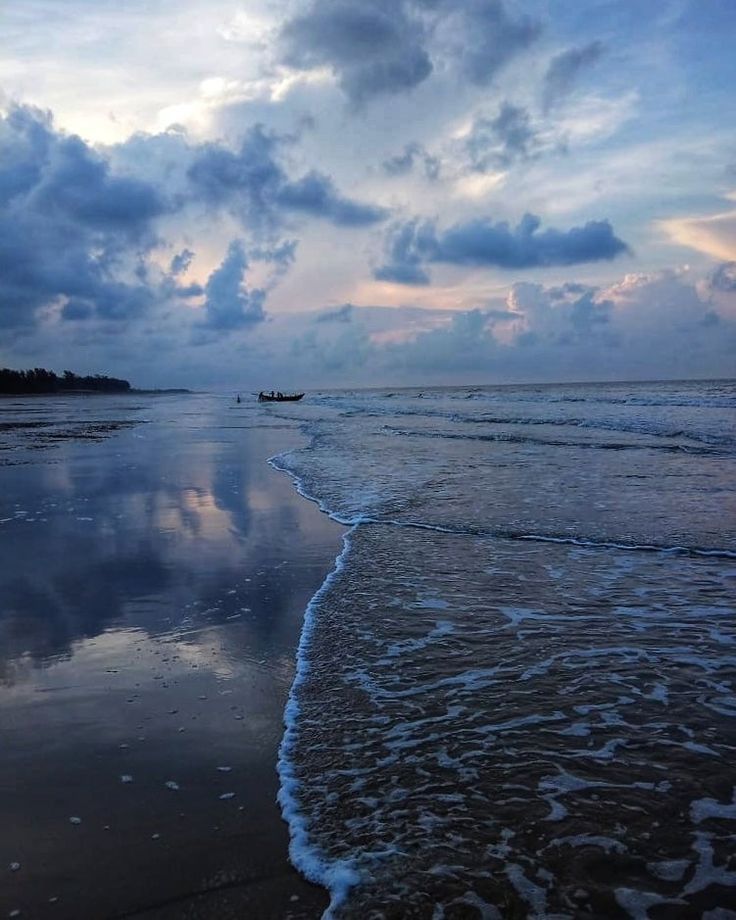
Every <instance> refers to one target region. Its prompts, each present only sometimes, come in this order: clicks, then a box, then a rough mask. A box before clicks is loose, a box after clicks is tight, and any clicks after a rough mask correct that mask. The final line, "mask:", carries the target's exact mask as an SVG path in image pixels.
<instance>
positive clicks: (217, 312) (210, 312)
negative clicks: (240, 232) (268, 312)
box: [204, 240, 266, 331]
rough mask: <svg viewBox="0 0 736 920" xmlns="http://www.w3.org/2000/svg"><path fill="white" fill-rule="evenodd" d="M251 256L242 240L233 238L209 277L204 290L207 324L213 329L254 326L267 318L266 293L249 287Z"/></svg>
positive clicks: (221, 329)
mask: <svg viewBox="0 0 736 920" xmlns="http://www.w3.org/2000/svg"><path fill="white" fill-rule="evenodd" d="M247 268H248V259H247V258H246V255H245V248H244V247H243V244H242V242H241V241H240V240H233V241H232V242H231V243H230V246H229V247H228V251H227V255H226V256H225V258H224V259H223V261H222V263H221V265H220V266H219V267H218V268H216V269H215V270H214V271H213V272H212V274H211V275H210V276H209V278H208V279H207V284H206V285H205V288H204V291H205V295H206V299H205V304H204V307H205V316H206V319H205V325H206V326H207V327H208V328H210V329H213V330H217V331H227V330H232V329H239V328H242V327H243V326H251V325H254V324H257V323H260V322H262V321H263V320H264V319H265V314H264V312H263V303H264V301H265V299H266V292H265V291H263V290H261V289H259V288H255V289H253V290H250V291H249V290H248V289H247V288H246V287H245V285H244V281H245V272H246V269H247Z"/></svg>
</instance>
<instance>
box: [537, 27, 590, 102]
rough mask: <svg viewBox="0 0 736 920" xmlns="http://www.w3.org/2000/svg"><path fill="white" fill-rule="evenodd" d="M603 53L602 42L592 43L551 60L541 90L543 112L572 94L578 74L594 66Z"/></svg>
mask: <svg viewBox="0 0 736 920" xmlns="http://www.w3.org/2000/svg"><path fill="white" fill-rule="evenodd" d="M603 51H604V47H603V44H602V42H599V41H593V42H590V43H589V44H587V45H582V46H581V47H579V48H568V50H567V51H562V52H561V53H560V54H557V55H555V56H554V57H553V58H552V60H551V61H550V63H549V67H548V68H547V72H546V73H545V75H544V85H543V88H542V106H543V108H544V111H545V112H548V111H549V110H550V109H551V108H553V107H554V106H555V105H556V104H557V103H558V102H560V101H561V100H562V99H563V98H564V97H565V96H567V95H568V94H569V93H570V92H572V89H573V87H574V85H575V81H576V80H577V78H578V76H579V75H580V73H581V72H582V71H584V70H586V69H587V68H588V67H591V66H592V65H593V64H595V63H596V61H598V60H599V59H600V57H601V56H602V54H603Z"/></svg>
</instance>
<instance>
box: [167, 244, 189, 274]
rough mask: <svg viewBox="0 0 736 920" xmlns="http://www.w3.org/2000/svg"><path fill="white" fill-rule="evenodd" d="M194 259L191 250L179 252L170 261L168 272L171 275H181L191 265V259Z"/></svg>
mask: <svg viewBox="0 0 736 920" xmlns="http://www.w3.org/2000/svg"><path fill="white" fill-rule="evenodd" d="M193 258H194V253H193V252H192V251H191V249H182V251H181V252H179V253H177V254H176V255H175V256H174V257H173V259H172V260H171V264H170V266H169V271H170V272H171V274H172V275H182V274H184V272H185V271H186V270H187V269H188V268H189V266H190V265H191V264H192V259H193Z"/></svg>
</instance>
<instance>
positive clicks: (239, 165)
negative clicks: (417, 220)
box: [188, 124, 388, 229]
mask: <svg viewBox="0 0 736 920" xmlns="http://www.w3.org/2000/svg"><path fill="white" fill-rule="evenodd" d="M290 140H291V138H288V137H283V136H281V137H280V136H278V135H276V134H274V133H272V132H269V131H267V130H266V129H265V128H264V127H263V125H260V124H257V125H254V126H253V127H252V128H250V129H249V130H248V131H247V132H246V134H245V136H244V138H243V141H242V143H241V145H240V148H239V150H237V151H235V152H233V151H231V150H229V149H228V148H226V147H224V146H223V145H222V144H219V143H209V144H204V145H202V146H201V147H200V148H199V149H198V150H197V151H196V152H195V156H194V159H193V162H192V164H191V166H190V167H189V170H188V176H189V178H190V180H191V182H192V184H193V186H194V189H195V192H196V194H197V195H198V196H199V197H201V198H202V199H203V200H204V201H206V202H207V203H208V204H210V205H212V206H216V207H227V208H228V209H229V210H231V211H232V212H234V213H235V214H236V215H237V216H239V217H240V218H241V219H242V220H244V221H245V222H246V223H247V224H248V225H249V226H250V227H251V228H256V227H259V228H267V229H268V228H270V229H273V228H274V227H275V226H276V225H277V224H278V223H279V221H280V219H281V218H282V216H283V215H284V213H301V214H306V215H308V216H310V217H316V218H320V219H323V220H327V221H330V222H331V223H333V224H336V225H337V226H343V227H360V226H366V225H369V224H374V223H378V222H380V221H382V220H385V219H386V217H387V216H388V211H387V210H386V209H385V208H382V207H379V206H376V205H371V204H366V203H364V202H360V201H356V200H354V199H351V198H347V197H346V196H343V195H341V194H340V193H339V192H338V191H337V189H336V188H335V185H334V183H333V181H332V179H331V178H330V177H329V176H326V175H324V174H323V173H319V172H316V171H315V170H312V171H311V172H308V173H307V174H306V175H304V176H302V177H301V178H299V179H291V178H289V176H288V175H287V173H286V170H285V169H284V167H283V166H282V165H281V163H280V162H279V158H278V156H279V149H280V147H281V146H283V145H284V144H285V143H288V142H289V141H290Z"/></svg>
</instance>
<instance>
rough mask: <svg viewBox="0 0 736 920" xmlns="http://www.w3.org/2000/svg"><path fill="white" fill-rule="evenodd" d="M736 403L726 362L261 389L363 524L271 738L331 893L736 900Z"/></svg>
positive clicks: (681, 905)
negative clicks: (480, 383) (712, 369)
mask: <svg viewBox="0 0 736 920" xmlns="http://www.w3.org/2000/svg"><path fill="white" fill-rule="evenodd" d="M735 409H736V383H734V382H733V381H710V382H670V383H646V384H644V383H637V384H594V385H591V384H576V385H564V386H562V385H559V386H516V387H457V388H443V389H423V390H414V389H400V390H373V391H365V390H364V391H354V392H349V391H343V392H324V393H320V394H313V395H310V396H309V397H308V398H307V399H306V400H305V401H304V403H303V404H299V405H296V406H294V405H290V406H286V405H284V406H270V407H268V408H267V409H266V410H265V412H261V415H267V416H268V417H271V418H275V417H278V418H280V419H282V420H284V421H287V420H291V421H293V422H295V423H298V424H299V425H300V426H301V427H302V429H303V430H304V431H305V432H306V433H307V434H309V436H310V444H309V446H308V447H306V448H302V449H298V450H295V451H292V452H287V453H284V454H282V455H280V456H277V457H275V458H273V459H272V461H271V462H272V463H273V464H274V465H275V466H276V467H277V468H279V469H282V470H285V471H287V472H288V473H289V474H290V475H291V476H292V477H293V478H294V480H295V482H296V485H297V487H298V489H299V491H300V492H301V493H302V494H303V495H304V496H306V497H308V498H310V499H312V500H314V501H315V502H318V503H319V506H320V507H321V509H322V510H323V511H325V512H327V513H328V514H330V515H332V516H333V517H334V518H335V519H336V520H337V521H339V522H341V523H343V524H344V525H347V526H348V527H349V530H348V531H347V534H346V536H345V539H344V545H343V551H342V553H341V555H340V556H339V557H338V560H337V564H336V568H335V570H334V572H333V573H332V574H331V575H330V576H329V577H328V579H327V581H326V582H325V583H324V584H323V586H322V588H321V589H320V591H319V592H318V594H317V595H316V596H315V597H314V598H313V600H312V602H311V603H310V605H309V607H308V610H307V614H306V618H305V625H304V631H303V633H302V638H301V644H300V647H299V657H298V665H297V675H296V679H295V682H294V684H293V687H292V690H291V696H290V699H289V703H288V706H287V711H286V726H287V727H286V734H285V736H284V740H283V742H282V745H281V752H280V759H279V772H280V777H281V790H280V802H281V806H282V810H283V813H284V816H285V818H286V819H287V820H288V822H289V824H290V830H291V856H292V860H293V862H294V863H295V864H296V865H297V866H298V867H299V868H300V869H301V871H302V872H304V873H305V874H306V875H307V876H308V877H309V878H310V879H312V880H313V881H316V882H319V883H320V884H323V885H325V886H326V887H327V888H328V889H329V890H330V893H331V898H332V901H331V906H330V910H329V913H330V915H332V916H335V917H360V918H372V917H427V918H432V920H441V918H455V917H476V916H477V917H481V918H496V917H524V916H526V917H584V916H597V917H600V916H606V917H616V916H620V917H627V916H628V917H633V918H646V917H649V916H651V917H658V916H659V917H664V916H666V917H692V916H704V917H709V918H711V920H715V918H722V917H727V916H734V915H735V914H733V913H731V912H730V911H733V910H736V861H734V852H735V848H734V842H735V841H736V767H735V766H734V762H735V761H736V689H735V685H734V681H735V680H736V609H735V600H736V412H735V411H734V410H735Z"/></svg>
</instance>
